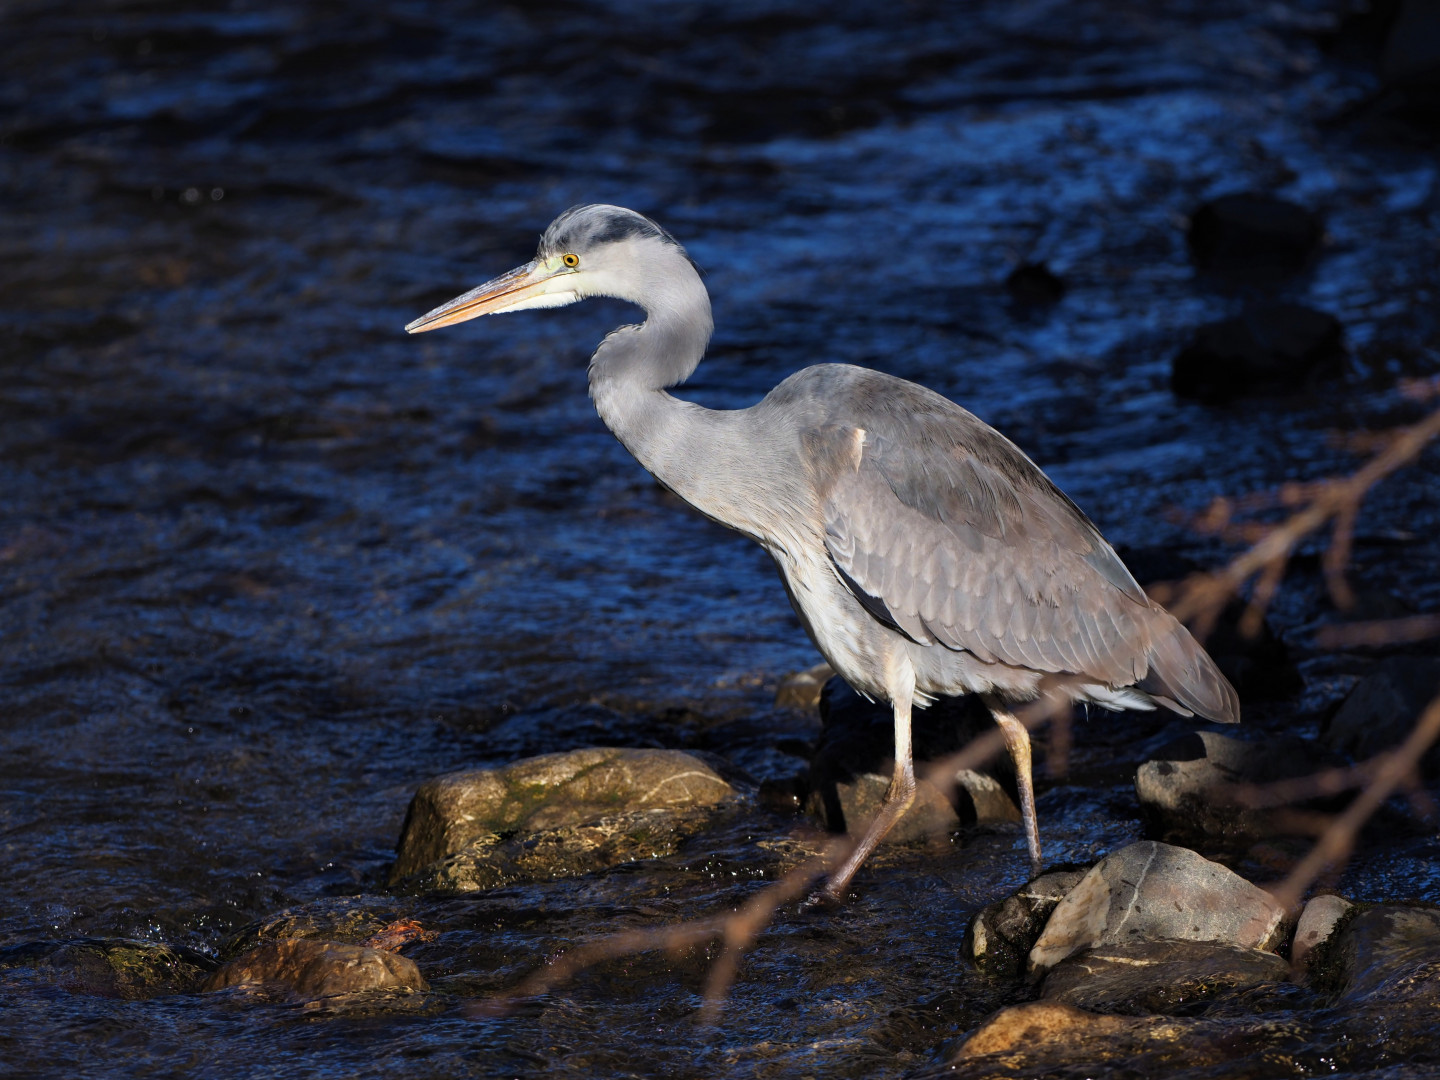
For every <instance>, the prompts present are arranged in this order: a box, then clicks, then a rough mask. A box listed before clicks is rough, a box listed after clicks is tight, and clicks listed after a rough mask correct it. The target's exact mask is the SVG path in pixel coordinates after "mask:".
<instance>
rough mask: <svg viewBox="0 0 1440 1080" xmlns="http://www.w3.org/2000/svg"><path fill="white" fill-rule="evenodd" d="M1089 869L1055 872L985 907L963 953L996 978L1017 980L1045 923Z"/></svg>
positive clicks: (972, 926) (971, 927) (967, 934)
mask: <svg viewBox="0 0 1440 1080" xmlns="http://www.w3.org/2000/svg"><path fill="white" fill-rule="evenodd" d="M1086 873H1087V871H1086V870H1051V871H1049V872H1048V873H1044V874H1041V875H1040V876H1039V877H1037V878H1036V879H1035V880H1033V881H1031V882H1029V883H1027V884H1026V885H1025V886H1024V887H1023V888H1022V889H1020V891H1019V892H1017V893H1015V894H1014V895H1013V896H1007V897H1006V898H1005V899H1004V900H1001V901H999V902H997V903H994V904H991V905H989V906H988V907H985V908H982V909H981V910H980V911H979V912H978V913H977V914H976V916H975V918H974V919H972V920H971V922H970V925H969V927H968V928H967V929H966V931H965V944H964V947H963V953H964V955H965V957H966V958H967V959H968V960H970V962H971V963H973V964H974V965H975V966H976V968H978V969H979V970H980V971H982V972H984V973H985V974H986V975H989V976H991V977H994V978H1015V977H1016V976H1018V975H1019V974H1020V973H1021V972H1022V971H1024V970H1025V958H1026V957H1027V956H1028V955H1029V953H1030V950H1031V949H1032V948H1034V947H1035V942H1036V941H1037V940H1038V939H1039V937H1040V931H1041V930H1043V929H1044V927H1045V920H1046V919H1048V918H1049V917H1050V913H1051V912H1052V911H1054V910H1055V906H1056V905H1057V904H1059V903H1060V901H1061V900H1063V899H1064V898H1065V895H1066V894H1067V893H1068V892H1069V891H1070V890H1071V889H1072V888H1074V887H1075V885H1076V884H1078V883H1079V881H1080V879H1081V878H1083V877H1084V876H1085V874H1086Z"/></svg>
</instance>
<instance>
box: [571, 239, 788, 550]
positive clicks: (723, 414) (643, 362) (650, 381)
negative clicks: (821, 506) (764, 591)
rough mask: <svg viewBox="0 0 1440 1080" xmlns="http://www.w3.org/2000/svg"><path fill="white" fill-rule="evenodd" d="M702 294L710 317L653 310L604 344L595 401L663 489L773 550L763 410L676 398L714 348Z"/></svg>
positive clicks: (595, 373) (690, 310) (594, 372)
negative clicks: (758, 413) (709, 346)
mask: <svg viewBox="0 0 1440 1080" xmlns="http://www.w3.org/2000/svg"><path fill="white" fill-rule="evenodd" d="M687 266H688V264H687ZM692 273H693V271H692ZM694 285H695V286H696V287H697V288H698V290H699V297H700V300H701V302H703V308H699V307H698V305H696V304H695V303H694V298H693V297H692V303H691V306H689V307H685V308H681V309H680V310H681V311H682V312H685V313H687V317H676V316H675V315H674V314H672V310H668V309H667V308H666V307H664V306H662V305H657V304H654V303H652V304H651V306H650V310H649V314H650V318H649V319H648V320H647V321H646V322H645V323H644V324H642V325H640V326H626V327H622V328H621V329H619V330H616V331H615V332H614V333H612V334H611V335H610V336H609V337H607V338H606V339H605V340H604V341H603V342H601V344H600V347H599V348H598V349H596V350H595V355H594V356H593V357H591V359H590V396H591V398H593V399H594V401H595V409H596V411H597V412H599V414H600V418H601V419H602V420H604V421H605V425H606V426H607V427H608V428H609V429H610V430H611V431H613V432H614V433H615V436H616V437H617V438H618V439H619V440H620V442H621V443H623V444H624V446H625V449H627V450H629V451H630V453H632V454H634V455H635V459H636V460H637V461H639V462H640V464H641V465H643V466H644V467H645V468H646V469H647V470H649V472H650V473H651V474H652V475H653V476H654V477H655V478H656V479H657V480H659V481H660V482H661V483H662V484H664V485H665V486H666V487H667V488H669V489H670V490H671V491H673V492H675V494H677V495H679V496H680V497H681V498H682V499H684V500H685V501H686V502H687V503H689V504H690V505H691V506H693V507H694V508H695V509H697V510H699V511H700V512H701V513H702V514H704V515H705V516H706V517H709V518H711V519H712V520H714V521H718V522H720V523H721V524H722V525H728V526H729V527H730V528H732V529H737V530H739V531H740V532H743V533H745V534H746V535H748V536H751V537H753V538H754V539H756V540H760V541H761V542H762V543H764V542H765V539H766V530H765V526H764V523H765V520H766V515H765V504H766V492H767V490H768V487H769V486H770V485H769V484H768V483H767V478H768V476H769V474H768V473H767V472H766V470H765V466H764V463H763V461H758V460H757V455H756V439H755V438H754V436H755V432H754V431H753V427H754V424H755V423H756V422H757V419H758V418H757V417H755V416H754V415H753V413H754V410H752V409H734V410H729V409H718V410H717V409H707V408H704V407H703V406H700V405H696V404H695V403H694V402H691V401H681V400H679V399H677V398H674V397H672V396H671V395H670V394H668V393H667V392H666V390H667V388H668V387H671V386H674V385H676V384H677V383H680V382H683V381H684V380H685V379H687V378H689V376H690V374H691V372H693V371H694V370H695V367H696V365H697V364H698V363H699V362H700V357H701V356H702V355H704V352H705V345H706V343H707V342H708V341H709V338H710V303H709V299H708V298H707V297H706V296H705V292H704V286H703V285H701V284H700V279H699V277H698V275H697V276H696V277H695V279H694ZM697 311H698V312H699V314H700V315H701V316H703V317H696V315H697ZM761 456H762V457H763V455H761Z"/></svg>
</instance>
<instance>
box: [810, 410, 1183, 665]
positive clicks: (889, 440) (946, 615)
mask: <svg viewBox="0 0 1440 1080" xmlns="http://www.w3.org/2000/svg"><path fill="white" fill-rule="evenodd" d="M899 386H901V387H903V391H897V390H896V388H895V387H893V386H889V387H886V390H887V391H889V392H888V393H887V394H886V395H884V396H885V397H886V398H894V397H895V396H897V393H898V394H900V395H903V399H904V400H901V401H898V402H897V401H886V402H884V403H883V405H882V404H881V403H880V402H879V401H878V400H877V396H867V399H866V401H865V403H864V404H865V406H866V407H864V408H862V409H860V410H858V411H857V412H856V415H855V416H854V419H855V420H856V421H857V422H856V423H854V424H847V423H841V424H833V423H832V424H828V425H825V426H822V427H818V428H813V429H811V430H810V431H808V432H806V433H805V435H804V441H805V456H806V460H807V462H808V463H809V464H810V466H811V470H812V474H813V479H814V480H815V481H816V484H817V488H818V490H819V494H820V496H821V505H822V508H823V515H824V522H825V546H826V548H827V549H828V551H829V553H830V557H831V559H832V560H833V562H834V564H835V566H836V568H837V569H838V570H839V572H840V574H841V576H842V579H843V580H845V582H846V583H847V585H849V587H850V588H851V590H852V591H853V592H854V593H855V595H856V596H857V597H859V598H860V600H861V601H862V602H863V603H865V605H866V606H867V608H869V610H870V611H871V612H872V613H873V614H874V615H875V616H876V617H877V618H879V619H881V620H882V621H884V622H887V623H889V624H890V625H892V626H894V627H896V628H897V629H899V630H900V631H901V632H902V633H904V634H906V635H908V636H909V637H911V638H912V639H914V640H915V641H917V642H920V643H922V644H927V645H928V644H935V643H938V644H941V645H944V646H947V647H949V648H951V649H964V650H966V651H968V652H971V653H973V654H974V655H975V656H977V657H978V658H980V659H981V660H984V661H987V662H993V661H996V660H999V661H1001V662H1003V663H1006V664H1011V665H1015V666H1019V667H1025V668H1029V669H1031V670H1035V671H1040V672H1053V673H1058V672H1069V673H1074V674H1082V675H1085V676H1088V677H1090V678H1094V679H1096V680H1099V681H1103V682H1105V683H1108V684H1109V685H1111V686H1117V687H1118V686H1126V685H1132V684H1135V683H1137V682H1140V681H1141V680H1142V679H1144V678H1145V676H1146V674H1147V670H1148V668H1149V666H1150V665H1149V656H1148V654H1149V653H1150V651H1151V647H1152V626H1153V624H1154V622H1155V618H1154V617H1155V615H1157V614H1158V615H1160V616H1162V617H1163V618H1164V619H1166V620H1167V621H1168V622H1170V623H1172V624H1173V622H1174V621H1173V620H1171V619H1169V616H1168V615H1165V614H1164V612H1163V611H1160V610H1159V609H1157V608H1154V607H1153V605H1152V604H1151V603H1150V601H1149V600H1148V598H1147V597H1146V596H1145V594H1144V592H1143V591H1142V590H1141V588H1140V586H1139V585H1138V584H1136V582H1135V579H1134V578H1133V577H1132V576H1131V575H1130V572H1129V571H1128V570H1126V569H1125V566H1124V564H1123V563H1122V562H1121V561H1120V559H1119V557H1118V556H1117V555H1116V554H1115V552H1114V550H1113V549H1112V548H1111V547H1110V545H1109V544H1107V543H1106V542H1105V540H1104V539H1103V538H1102V537H1101V536H1100V534H1099V532H1098V531H1097V530H1096V528H1095V526H1094V525H1092V524H1091V523H1090V521H1089V520H1088V519H1087V518H1086V517H1085V515H1084V514H1083V513H1081V512H1080V510H1079V509H1078V508H1077V507H1076V506H1075V504H1074V503H1072V502H1071V501H1070V500H1069V499H1068V498H1067V497H1066V496H1065V495H1064V493H1062V492H1061V491H1060V490H1059V489H1058V488H1057V487H1055V485H1054V484H1052V483H1051V482H1050V481H1049V480H1048V479H1047V478H1046V477H1045V475H1044V474H1043V473H1042V472H1041V471H1040V470H1039V468H1037V467H1036V466H1035V464H1034V463H1033V462H1031V461H1030V459H1029V458H1027V457H1026V456H1025V455H1024V454H1023V453H1021V452H1020V450H1019V449H1018V448H1017V447H1015V446H1014V444H1013V443H1011V442H1010V441H1009V440H1007V439H1006V438H1005V437H1004V436H1002V435H1000V434H999V433H998V432H996V431H995V430H994V429H993V428H990V427H988V426H987V425H985V424H983V423H982V422H981V421H979V420H978V419H976V418H975V417H974V416H972V415H971V414H970V413H968V412H966V411H965V410H963V409H961V408H960V407H959V406H957V405H955V404H954V403H952V402H950V401H948V400H946V399H945V398H942V397H940V396H939V395H937V394H932V393H931V392H930V391H927V390H924V389H923V388H921V387H917V386H914V385H913V384H907V383H901V384H899ZM1175 626H1176V628H1177V629H1179V627H1178V624H1175ZM1181 633H1183V629H1182V630H1181ZM1187 636H1188V635H1187Z"/></svg>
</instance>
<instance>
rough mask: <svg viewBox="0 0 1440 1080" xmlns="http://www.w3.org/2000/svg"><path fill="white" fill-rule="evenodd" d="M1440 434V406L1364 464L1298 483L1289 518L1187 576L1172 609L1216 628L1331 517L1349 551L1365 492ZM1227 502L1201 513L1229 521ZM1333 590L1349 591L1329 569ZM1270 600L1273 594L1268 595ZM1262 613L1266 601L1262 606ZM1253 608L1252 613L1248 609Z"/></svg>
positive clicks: (1335, 542)
mask: <svg viewBox="0 0 1440 1080" xmlns="http://www.w3.org/2000/svg"><path fill="white" fill-rule="evenodd" d="M1436 436H1440V410H1437V411H1435V412H1433V413H1431V414H1430V415H1429V416H1427V417H1426V418H1425V419H1423V420H1421V421H1420V422H1419V423H1417V424H1413V425H1411V426H1410V427H1406V428H1401V429H1399V430H1398V431H1397V432H1396V433H1395V437H1394V439H1393V440H1392V441H1391V442H1390V443H1389V444H1388V445H1387V446H1386V447H1385V448H1384V449H1383V450H1381V451H1380V453H1378V454H1376V455H1375V456H1374V457H1373V458H1371V459H1370V460H1369V461H1368V462H1366V463H1365V465H1364V466H1362V467H1361V468H1360V469H1358V470H1357V471H1356V472H1354V473H1352V474H1351V475H1350V476H1347V477H1337V478H1335V479H1332V480H1326V481H1323V482H1321V483H1316V484H1307V485H1303V486H1296V487H1295V488H1294V489H1293V490H1289V489H1290V488H1291V486H1290V485H1286V488H1287V491H1286V493H1285V497H1284V498H1283V499H1282V502H1290V501H1291V500H1292V499H1294V500H1299V501H1303V502H1304V503H1305V505H1303V507H1302V508H1301V509H1300V510H1299V511H1297V512H1296V513H1294V514H1292V515H1291V516H1290V517H1289V518H1288V519H1287V520H1286V521H1284V522H1282V523H1281V524H1279V525H1276V526H1274V527H1273V528H1269V529H1268V531H1266V532H1265V533H1264V535H1263V536H1261V537H1260V538H1259V539H1258V540H1256V541H1255V542H1254V543H1253V544H1252V545H1251V546H1250V548H1249V549H1247V550H1246V551H1243V552H1241V553H1240V554H1239V555H1237V556H1236V557H1235V558H1234V559H1232V560H1231V561H1230V563H1229V564H1228V565H1227V566H1226V567H1225V568H1224V569H1222V570H1218V571H1216V572H1215V573H1212V574H1196V575H1192V576H1191V577H1190V578H1188V579H1187V580H1186V581H1184V582H1182V583H1181V585H1180V587H1179V589H1178V592H1177V595H1176V597H1175V599H1174V602H1173V603H1171V604H1170V605H1169V607H1170V612H1171V614H1173V615H1174V616H1175V617H1176V618H1177V619H1180V620H1181V621H1182V622H1186V623H1193V624H1194V625H1195V627H1196V629H1197V631H1199V632H1200V633H1201V634H1202V636H1203V634H1205V633H1207V632H1208V631H1209V630H1211V629H1213V628H1214V625H1215V621H1216V620H1217V619H1218V618H1219V615H1220V612H1221V611H1222V610H1223V609H1224V607H1225V605H1226V604H1227V603H1228V602H1229V600H1230V597H1232V596H1234V595H1235V594H1236V593H1238V592H1239V591H1240V589H1241V587H1242V586H1244V584H1245V583H1246V582H1247V581H1249V580H1250V579H1251V578H1253V577H1255V576H1256V575H1257V574H1261V575H1268V576H1262V582H1261V584H1262V586H1264V587H1265V588H1264V590H1263V591H1272V588H1273V587H1272V586H1271V584H1270V583H1271V582H1272V581H1276V582H1278V576H1277V575H1279V574H1280V573H1282V572H1283V569H1284V566H1285V564H1286V563H1287V562H1288V561H1289V559H1290V556H1291V555H1292V554H1293V553H1294V551H1295V548H1296V547H1297V546H1298V545H1299V544H1300V542H1301V541H1302V540H1303V539H1305V538H1306V537H1307V536H1309V535H1310V534H1311V533H1313V532H1316V531H1317V530H1319V529H1320V528H1322V527H1323V526H1324V525H1325V523H1326V522H1328V521H1332V520H1333V521H1334V522H1335V528H1334V533H1333V539H1332V546H1339V547H1340V548H1341V550H1342V551H1343V552H1344V553H1347V554H1348V552H1349V547H1350V544H1351V541H1352V536H1353V528H1354V523H1355V518H1356V516H1357V515H1358V513H1359V509H1360V504H1361V502H1362V501H1363V500H1364V498H1365V495H1366V493H1367V492H1369V490H1370V489H1371V488H1372V487H1374V486H1375V485H1376V484H1377V483H1379V482H1380V481H1381V480H1383V479H1384V478H1385V477H1387V476H1389V475H1390V474H1391V473H1393V472H1395V471H1396V470H1397V469H1399V468H1401V467H1403V466H1404V465H1407V464H1409V463H1410V462H1411V461H1414V460H1415V458H1416V457H1418V456H1419V454H1420V452H1421V451H1422V450H1423V449H1424V448H1425V446H1426V444H1428V443H1429V442H1430V441H1431V440H1432V439H1434V438H1436ZM1228 505H1229V504H1226V508H1225V512H1224V513H1221V512H1219V511H1218V510H1217V509H1216V508H1214V507H1212V509H1211V511H1209V512H1207V514H1206V515H1205V517H1204V518H1203V519H1202V520H1203V523H1204V524H1205V525H1207V526H1211V527H1212V531H1215V530H1214V528H1213V526H1215V525H1216V524H1219V525H1220V526H1221V528H1228V527H1230V512H1229V509H1228ZM1327 578H1328V579H1329V580H1330V584H1331V589H1332V593H1335V592H1337V590H1338V595H1336V597H1335V598H1336V602H1337V604H1338V603H1339V602H1340V601H1341V600H1342V599H1344V598H1345V597H1346V595H1347V594H1348V586H1346V585H1344V583H1343V578H1340V577H1337V576H1336V575H1334V574H1327ZM1261 592H1262V588H1260V587H1257V590H1256V593H1257V596H1256V600H1257V601H1258V600H1260V598H1261V597H1260V593H1261ZM1266 601H1267V602H1268V597H1267V598H1266ZM1260 610H1261V614H1263V607H1262V608H1261V609H1260ZM1247 614H1248V613H1247Z"/></svg>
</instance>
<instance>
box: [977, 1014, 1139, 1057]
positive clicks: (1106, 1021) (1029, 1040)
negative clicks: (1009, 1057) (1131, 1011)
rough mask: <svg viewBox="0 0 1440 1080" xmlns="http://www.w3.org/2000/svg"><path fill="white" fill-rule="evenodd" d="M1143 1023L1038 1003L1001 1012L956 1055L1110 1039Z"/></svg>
mask: <svg viewBox="0 0 1440 1080" xmlns="http://www.w3.org/2000/svg"><path fill="white" fill-rule="evenodd" d="M1144 1024H1145V1022H1144V1021H1137V1020H1135V1019H1133V1018H1131V1017H1121V1016H1097V1015H1096V1014H1094V1013H1089V1012H1085V1011H1084V1010H1082V1009H1077V1008H1075V1006H1073V1005H1065V1004H1061V1003H1058V1002H1052V1001H1035V1002H1031V1003H1030V1004H1028V1005H1014V1006H1011V1007H1010V1008H1008V1009H1001V1010H1000V1011H999V1012H998V1013H996V1014H995V1015H994V1016H991V1017H990V1018H989V1019H988V1020H986V1021H985V1023H983V1024H981V1025H980V1027H979V1029H978V1030H976V1032H975V1034H973V1035H971V1036H970V1038H968V1039H966V1040H965V1042H964V1044H963V1045H962V1046H961V1047H960V1049H959V1051H958V1052H957V1053H956V1055H955V1056H956V1057H957V1058H971V1057H979V1056H981V1055H982V1054H1005V1053H1010V1052H1013V1051H1016V1050H1031V1049H1034V1048H1035V1047H1036V1046H1037V1045H1043V1044H1045V1043H1055V1042H1063V1043H1068V1044H1071V1045H1072V1046H1073V1045H1074V1044H1075V1043H1076V1042H1077V1041H1078V1040H1091V1039H1095V1038H1102V1039H1104V1038H1110V1037H1113V1036H1115V1035H1118V1034H1120V1033H1122V1032H1129V1031H1134V1030H1135V1029H1136V1028H1137V1027H1140V1026H1143V1025H1144Z"/></svg>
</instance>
